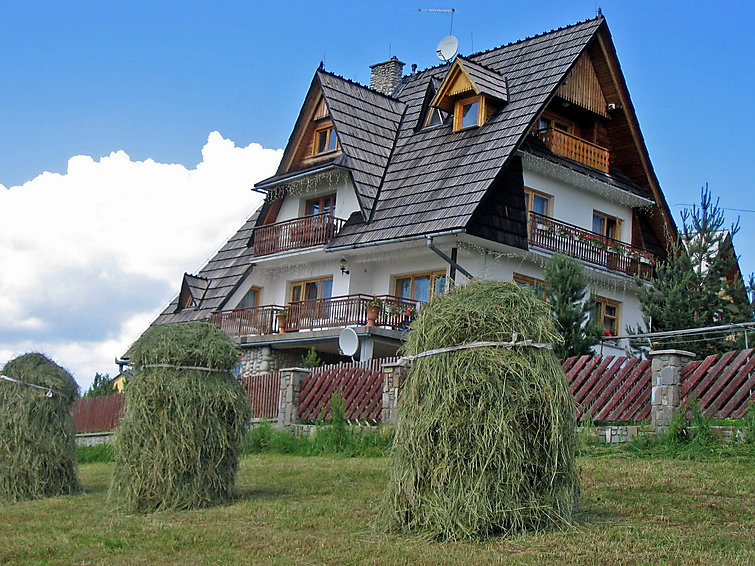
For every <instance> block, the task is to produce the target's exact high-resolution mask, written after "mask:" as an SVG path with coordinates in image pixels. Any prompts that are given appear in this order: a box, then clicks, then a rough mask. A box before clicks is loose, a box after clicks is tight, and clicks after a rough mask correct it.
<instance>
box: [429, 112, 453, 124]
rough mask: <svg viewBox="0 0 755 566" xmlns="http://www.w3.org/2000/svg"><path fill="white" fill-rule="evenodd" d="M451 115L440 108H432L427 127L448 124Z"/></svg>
mask: <svg viewBox="0 0 755 566" xmlns="http://www.w3.org/2000/svg"><path fill="white" fill-rule="evenodd" d="M450 117H451V115H450V114H449V113H448V112H445V111H444V110H441V109H440V108H430V109H429V110H428V112H427V121H426V123H425V126H427V127H429V126H440V125H442V124H448V123H449V118H450Z"/></svg>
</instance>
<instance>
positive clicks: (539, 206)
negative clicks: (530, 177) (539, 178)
mask: <svg viewBox="0 0 755 566" xmlns="http://www.w3.org/2000/svg"><path fill="white" fill-rule="evenodd" d="M524 198H525V200H526V201H527V212H536V213H537V214H542V215H543V216H550V215H551V201H552V199H553V197H551V196H550V195H546V194H545V193H540V192H538V191H535V190H533V189H528V188H525V189H524Z"/></svg>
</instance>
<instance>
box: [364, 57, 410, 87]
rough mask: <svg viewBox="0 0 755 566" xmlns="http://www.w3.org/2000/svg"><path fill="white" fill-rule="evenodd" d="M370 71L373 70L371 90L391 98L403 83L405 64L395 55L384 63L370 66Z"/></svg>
mask: <svg viewBox="0 0 755 566" xmlns="http://www.w3.org/2000/svg"><path fill="white" fill-rule="evenodd" d="M370 69H372V75H371V76H370V88H371V89H372V90H376V91H378V92H379V93H382V94H387V95H388V96H390V95H392V94H393V91H394V90H396V87H397V86H398V84H399V83H400V82H401V71H402V70H403V69H404V63H403V62H401V61H399V60H398V59H397V58H396V56H395V55H394V56H393V57H391V58H390V59H389V60H388V61H385V62H384V63H376V64H374V65H370Z"/></svg>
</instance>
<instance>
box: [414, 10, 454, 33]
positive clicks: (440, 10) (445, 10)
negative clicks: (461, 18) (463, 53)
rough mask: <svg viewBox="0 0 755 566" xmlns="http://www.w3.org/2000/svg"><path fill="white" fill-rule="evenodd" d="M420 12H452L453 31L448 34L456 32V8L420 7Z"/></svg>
mask: <svg viewBox="0 0 755 566" xmlns="http://www.w3.org/2000/svg"><path fill="white" fill-rule="evenodd" d="M419 11H420V12H440V13H450V14H451V31H449V32H448V35H453V34H454V13H455V12H456V10H455V9H454V8H420V9H419Z"/></svg>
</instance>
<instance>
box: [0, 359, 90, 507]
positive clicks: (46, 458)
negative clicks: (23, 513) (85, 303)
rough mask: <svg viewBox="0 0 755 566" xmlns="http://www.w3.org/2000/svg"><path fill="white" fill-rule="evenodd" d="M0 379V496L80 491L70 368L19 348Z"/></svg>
mask: <svg viewBox="0 0 755 566" xmlns="http://www.w3.org/2000/svg"><path fill="white" fill-rule="evenodd" d="M0 373H2V374H3V375H5V376H8V377H11V378H13V379H17V380H18V381H22V382H24V383H27V384H33V385H38V386H40V387H43V388H49V390H50V391H51V395H50V396H48V395H47V392H46V391H44V390H41V389H38V388H36V387H30V386H29V385H23V384H19V383H13V382H9V381H0V499H4V500H6V501H13V502H15V501H23V500H28V499H41V498H44V497H53V496H56V495H70V494H73V493H78V492H79V491H81V486H80V485H79V482H78V480H77V478H76V443H75V440H74V434H73V422H72V420H71V405H72V404H73V402H74V401H75V400H76V398H77V397H78V394H79V388H78V386H77V385H76V382H75V381H74V380H73V377H71V374H70V373H68V372H67V371H66V370H64V369H63V368H62V367H60V366H59V365H57V364H56V363H55V362H53V361H51V360H49V359H48V358H46V357H45V356H44V355H42V354H24V355H23V356H19V357H17V358H15V359H13V360H11V361H9V362H8V363H7V364H5V368H4V369H3V371H2V372H0Z"/></svg>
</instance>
